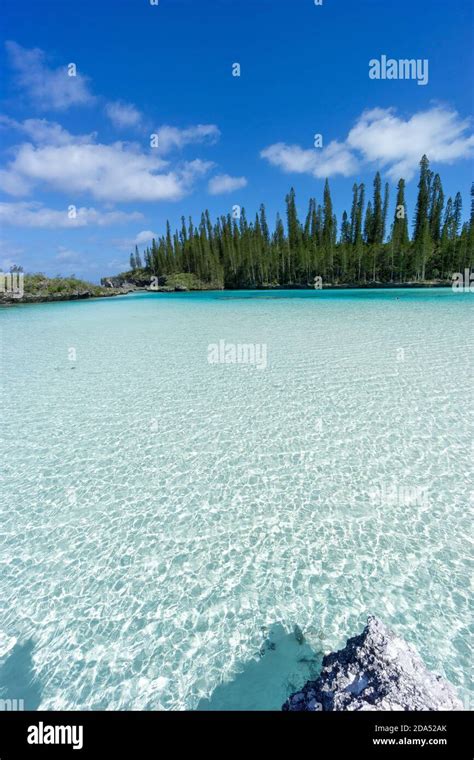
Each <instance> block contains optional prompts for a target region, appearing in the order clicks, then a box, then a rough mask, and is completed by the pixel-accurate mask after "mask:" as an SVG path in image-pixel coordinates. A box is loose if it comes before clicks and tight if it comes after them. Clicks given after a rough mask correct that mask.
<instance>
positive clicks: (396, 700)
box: [283, 616, 463, 711]
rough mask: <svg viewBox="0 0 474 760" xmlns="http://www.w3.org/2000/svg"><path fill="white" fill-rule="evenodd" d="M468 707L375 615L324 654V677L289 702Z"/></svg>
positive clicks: (334, 706)
mask: <svg viewBox="0 0 474 760" xmlns="http://www.w3.org/2000/svg"><path fill="white" fill-rule="evenodd" d="M462 709H463V706H462V703H461V701H460V700H459V698H458V697H457V695H456V692H455V689H454V687H453V686H452V685H451V684H450V683H448V682H447V681H446V680H444V679H443V678H442V677H441V676H438V675H435V674H434V673H430V671H429V670H427V668H426V667H425V665H424V663H423V662H422V660H421V658H420V656H419V655H418V653H417V652H416V650H415V649H414V648H413V647H412V646H411V645H410V644H407V642H406V641H404V640H403V639H402V638H400V637H399V636H397V635H396V634H395V633H393V631H391V630H390V629H389V628H387V627H386V626H385V625H384V623H382V622H381V621H380V620H378V619H377V618H375V617H372V616H369V618H368V620H367V625H366V627H365V628H364V630H363V631H362V633H361V634H360V635H359V636H354V638H352V639H348V641H347V644H346V646H345V647H344V649H341V650H340V651H339V652H332V653H331V654H328V655H326V656H325V657H324V659H323V667H322V670H321V674H320V675H319V678H318V679H317V680H316V681H310V682H308V683H307V684H306V685H305V686H304V687H303V688H302V689H301V691H298V692H296V693H295V694H292V695H291V696H290V697H289V698H288V700H287V701H286V702H285V704H284V705H283V710H289V711H312V710H323V711H331V710H411V711H418V710H462Z"/></svg>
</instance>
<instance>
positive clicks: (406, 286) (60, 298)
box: [0, 281, 452, 307]
mask: <svg viewBox="0 0 474 760" xmlns="http://www.w3.org/2000/svg"><path fill="white" fill-rule="evenodd" d="M130 285H131V287H129V288H127V287H123V288H121V289H119V288H113V289H112V288H109V289H107V288H105V289H104V292H103V293H90V292H89V291H85V292H81V293H73V294H45V295H39V294H36V293H27V294H25V295H24V296H22V297H20V298H17V297H15V296H13V295H10V294H5V293H3V294H0V307H7V306H18V305H20V306H21V305H23V306H24V305H32V304H39V303H57V302H64V301H95V300H98V299H101V298H114V297H117V296H127V295H130V294H132V295H133V294H134V293H157V294H159V293H161V294H165V295H173V294H176V293H222V292H227V293H234V292H240V291H245V292H249V293H251V292H267V291H284V290H305V291H307V290H320V291H321V290H326V291H342V290H416V289H426V290H428V289H433V288H450V287H452V283H450V282H446V281H443V282H438V281H424V282H404V283H398V282H397V283H394V282H388V283H380V282H376V283H366V284H363V285H359V284H355V283H347V284H346V283H344V284H330V285H329V284H328V285H323V286H322V287H321V288H314V287H313V286H311V285H292V284H288V285H268V286H265V285H260V286H256V287H252V288H248V287H247V288H245V287H241V288H185V287H176V288H167V287H158V288H149V287H139V286H135V285H133V284H132V283H130Z"/></svg>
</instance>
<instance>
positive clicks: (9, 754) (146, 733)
mask: <svg viewBox="0 0 474 760" xmlns="http://www.w3.org/2000/svg"><path fill="white" fill-rule="evenodd" d="M244 724H247V725H248V727H249V728H250V729H251V732H249V731H247V730H242V729H244ZM470 725H472V714H471V713H469V712H417V713H402V712H339V713H321V712H315V713H283V712H282V713H278V712H252V713H250V712H232V713H227V712H143V713H140V712H1V713H0V760H17V758H23V757H25V756H26V757H35V756H36V757H56V758H67V757H72V758H76V757H77V758H83V757H96V756H98V755H100V756H103V757H115V756H116V757H124V756H127V754H128V753H130V756H131V757H140V758H147V757H150V758H152V757H153V758H155V757H159V756H160V755H169V754H170V749H171V747H172V748H173V750H172V752H173V754H175V753H178V752H179V751H180V750H181V751H182V750H183V749H186V747H187V746H189V747H190V748H191V749H192V751H193V752H195V751H196V750H198V749H199V750H200V752H203V753H206V751H207V750H208V749H210V748H211V747H212V749H213V750H214V751H218V752H220V753H222V754H224V755H227V754H228V753H229V750H230V751H231V752H233V753H235V752H236V751H239V746H241V747H242V751H245V754H246V755H248V754H249V752H251V754H254V750H256V749H257V748H260V749H261V750H262V751H265V752H266V754H268V751H269V749H270V748H271V747H272V746H274V743H275V742H278V741H280V740H281V739H287V740H288V739H290V740H291V743H292V746H293V754H294V755H297V756H298V755H301V753H303V754H304V755H306V754H307V752H308V749H309V747H312V748H313V749H312V753H311V754H312V755H313V757H315V758H316V757H317V756H320V755H321V752H322V751H331V752H342V751H346V752H354V751H356V752H357V756H359V755H362V756H363V754H369V755H370V756H371V757H388V756H390V757H397V756H400V757H404V756H405V755H406V756H409V757H419V758H428V757H439V758H441V757H451V758H456V759H457V760H462V759H463V758H469V760H472V757H473V751H472V749H473V747H472V742H471V741H470V736H469V730H468V726H470ZM219 728H220V729H225V733H224V734H222V731H219V730H217V731H215V729H219ZM471 733H472V732H471ZM52 741H54V742H55V743H51V742H52ZM306 741H307V742H309V747H306V749H304V748H303V747H304V746H305V745H303V744H302V742H305V743H306ZM169 742H171V746H170V744H169ZM74 747H76V749H74Z"/></svg>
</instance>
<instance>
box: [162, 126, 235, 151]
mask: <svg viewBox="0 0 474 760" xmlns="http://www.w3.org/2000/svg"><path fill="white" fill-rule="evenodd" d="M154 134H157V135H158V148H159V150H160V151H161V152H162V153H167V152H168V151H170V150H172V149H173V148H178V149H181V148H184V146H185V145H190V144H194V143H207V144H208V145H214V143H216V142H217V141H218V139H219V137H220V135H221V133H220V130H219V128H218V127H217V126H216V125H215V124H196V125H195V126H192V127H188V128H187V129H179V128H178V127H170V126H168V125H166V124H165V125H163V126H162V127H160V128H159V129H157V130H155V132H154Z"/></svg>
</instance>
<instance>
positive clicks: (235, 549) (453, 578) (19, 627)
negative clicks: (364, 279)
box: [0, 289, 474, 709]
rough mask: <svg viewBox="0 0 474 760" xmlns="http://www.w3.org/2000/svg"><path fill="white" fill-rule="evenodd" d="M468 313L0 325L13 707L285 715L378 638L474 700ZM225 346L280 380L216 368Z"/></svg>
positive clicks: (0, 662)
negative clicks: (344, 655) (289, 704)
mask: <svg viewBox="0 0 474 760" xmlns="http://www.w3.org/2000/svg"><path fill="white" fill-rule="evenodd" d="M473 302H474V299H473V297H472V296H471V295H469V294H465V295H459V294H454V293H452V291H451V290H450V289H440V290H432V291H431V290H411V291H408V290H407V291H399V290H397V291H376V292H372V291H371V292H368V291H344V292H338V293H329V292H322V293H321V292H318V291H314V292H312V291H311V292H310V291H305V292H274V293H248V292H247V293H243V292H234V293H196V294H176V295H169V296H168V295H161V294H143V295H136V296H127V297H121V298H117V299H104V300H97V301H94V302H79V303H74V302H71V303H59V304H42V305H35V306H23V307H14V308H9V309H3V310H1V312H0V322H1V326H2V379H3V383H2V392H3V398H2V412H3V414H2V449H3V452H2V461H3V463H4V465H3V477H2V482H1V489H0V493H1V499H2V519H1V529H0V691H1V693H0V696H4V697H5V696H10V697H14V696H16V697H18V698H24V699H25V700H26V703H27V706H30V707H40V708H42V709H60V708H85V709H87V708H93V709H94V708H110V709H118V708H133V709H143V708H144V709H160V708H161V709H165V708H166V709H194V708H199V709H220V708H226V707H227V708H228V707H230V708H239V707H240V708H245V707H250V708H252V709H258V708H261V707H267V708H274V709H278V708H279V707H280V705H281V703H282V701H283V699H284V698H285V696H286V694H287V692H288V691H289V690H290V689H292V688H294V687H295V686H299V685H300V684H301V683H302V682H303V681H304V680H306V679H307V678H308V677H309V676H310V675H311V674H314V672H315V671H316V672H317V668H318V667H319V662H320V656H321V653H324V652H327V651H330V650H333V649H334V648H338V647H340V646H342V645H343V644H344V643H345V640H346V638H347V637H348V636H349V635H354V634H355V633H358V632H359V631H360V630H361V628H362V626H363V624H364V622H365V619H366V615H367V613H368V612H372V613H375V614H377V615H379V616H380V617H381V618H382V619H383V620H384V621H385V622H386V623H388V624H390V625H391V626H392V627H393V628H394V629H395V630H396V631H397V632H398V633H400V634H401V635H403V636H404V637H405V638H406V639H407V640H408V641H410V642H411V643H413V644H414V645H415V646H416V647H417V648H418V650H419V651H420V653H421V654H422V656H423V658H424V660H425V661H426V663H427V665H428V666H429V667H430V668H432V669H434V670H436V671H438V672H439V673H441V674H443V675H445V676H446V677H447V678H449V679H450V680H451V681H452V682H453V683H454V684H455V685H456V686H457V687H458V690H459V692H460V694H461V695H462V696H463V698H466V695H467V693H468V691H469V676H470V663H471V658H470V653H469V643H470V641H469V624H470V617H469V581H470V573H469V566H468V560H469V555H468V552H469V549H468V547H469V539H470V536H471V533H470V529H471V515H470V514H469V512H470V507H472V498H470V496H471V494H470V476H471V469H470V468H471V461H472V451H473V450H472V418H470V414H471V409H472V395H471V394H472V379H473V375H472V348H471V347H470V346H471V345H472V324H473V323H472V309H473ZM220 339H224V340H225V341H227V342H234V343H258V344H266V345H267V360H268V366H267V368H266V369H264V370H263V369H258V368H257V367H256V366H253V365H249V364H248V365H243V364H209V363H208V360H207V355H208V344H210V343H217V342H218V341H219V340H220ZM70 349H75V352H76V359H75V361H74V360H72V359H71V357H73V352H71V351H70ZM374 494H375V496H374ZM377 494H379V496H378V497H377V496H376V495H377ZM410 494H411V496H410ZM413 494H415V498H414V499H413ZM295 624H297V625H298V626H299V627H300V628H301V629H302V630H303V631H304V633H305V634H306V643H304V644H299V643H298V641H297V640H296V638H295V637H294V636H293V634H292V631H293V627H294V625H295Z"/></svg>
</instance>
